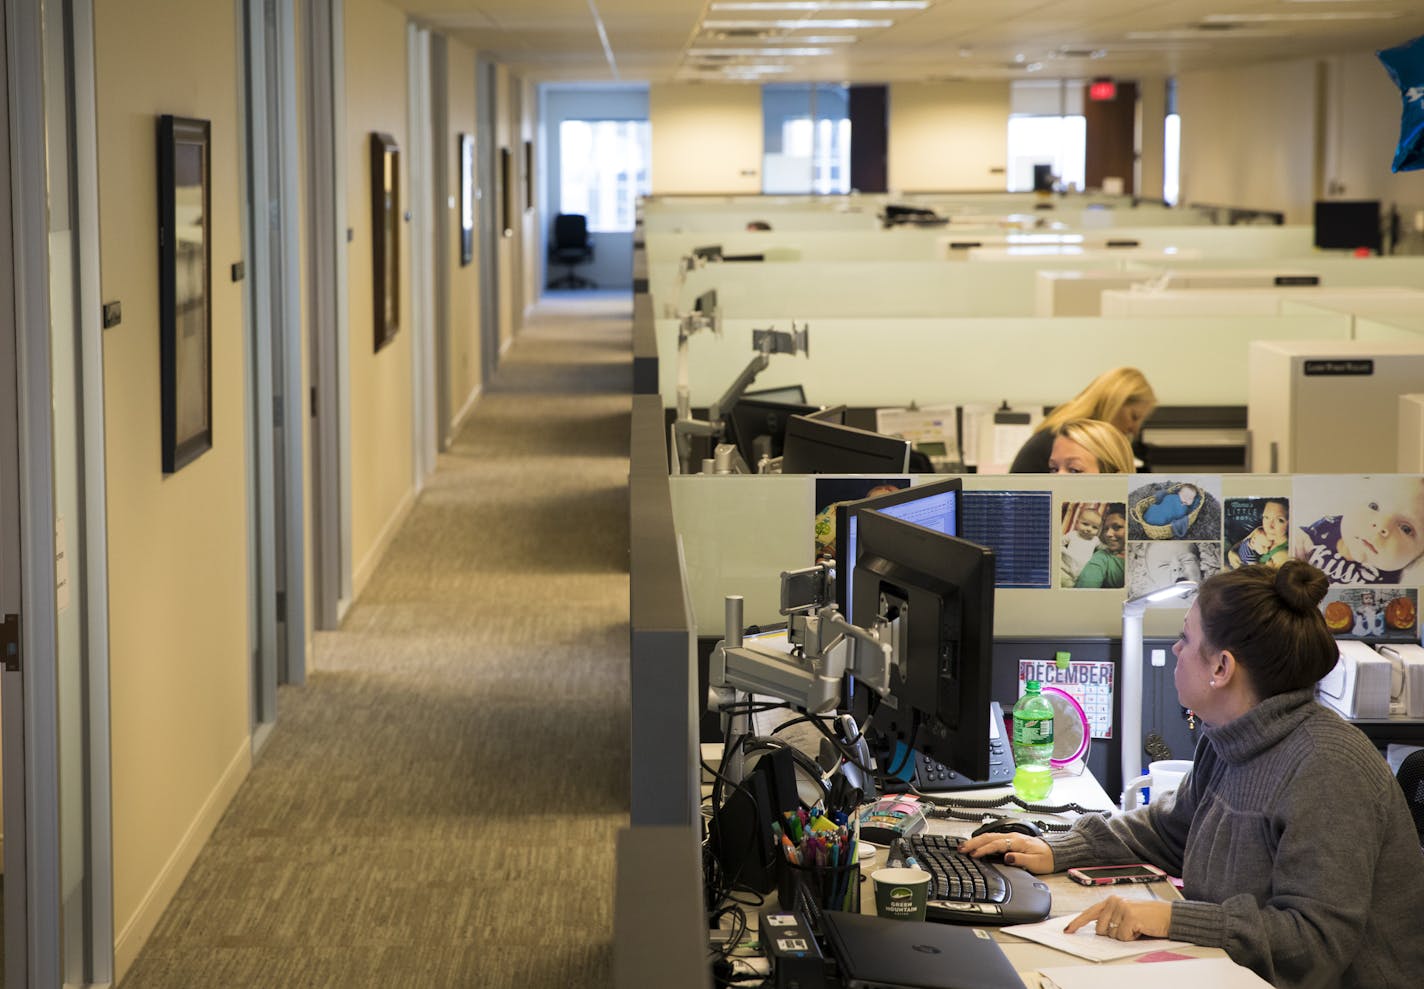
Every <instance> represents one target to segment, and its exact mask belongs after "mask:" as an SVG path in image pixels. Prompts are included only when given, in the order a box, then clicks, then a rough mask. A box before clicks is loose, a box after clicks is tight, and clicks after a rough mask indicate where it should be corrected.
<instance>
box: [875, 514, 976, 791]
mask: <svg viewBox="0 0 1424 989" xmlns="http://www.w3.org/2000/svg"><path fill="white" fill-rule="evenodd" d="M856 554H857V555H856V562H855V611H856V613H857V614H858V615H859V616H860V617H861V619H862V623H861V624H865V619H866V618H867V616H870V615H877V614H878V615H881V616H883V617H886V618H890V619H892V620H894V619H896V618H897V616H898V620H899V621H900V622H901V626H902V627H901V628H900V630H899V634H898V635H897V636H896V642H897V643H898V648H897V657H896V658H897V664H896V666H895V668H893V669H892V670H891V673H890V685H889V691H888V694H889V697H888V698H881V699H880V701H879V703H878V704H877V705H876V706H875V709H874V711H873V713H872V715H871V720H870V727H871V729H872V730H873V732H874V734H875V735H877V736H878V739H879V744H880V746H881V747H882V748H884V749H888V750H889V755H888V758H889V760H890V762H889V763H888V764H887V765H884V766H882V767H881V768H882V769H885V770H887V771H889V772H893V771H894V769H895V767H896V763H897V762H899V763H903V762H904V761H905V760H906V759H908V758H909V754H908V752H907V751H906V749H913V750H915V751H919V752H923V753H924V754H926V755H928V756H929V757H930V758H931V759H934V760H935V761H937V762H940V763H942V764H944V765H946V766H948V767H949V768H951V769H953V770H955V771H956V772H958V773H961V774H963V775H964V776H966V777H968V778H969V779H972V780H987V779H989V775H990V767H989V761H990V751H989V743H990V732H989V717H990V713H989V712H990V701H991V700H992V695H993V660H994V552H993V550H990V549H986V548H985V547H983V546H979V545H977V544H975V543H971V542H969V541H968V540H966V539H960V538H958V537H956V536H947V535H945V534H944V533H942V532H936V531H935V530H934V529H928V528H925V527H924V526H920V525H916V524H915V523H913V522H907V521H905V520H904V519H897V518H892V517H891V516H888V515H884V514H882V513H880V512H876V511H870V510H866V511H863V512H861V513H860V525H859V534H858V538H857V545H856Z"/></svg>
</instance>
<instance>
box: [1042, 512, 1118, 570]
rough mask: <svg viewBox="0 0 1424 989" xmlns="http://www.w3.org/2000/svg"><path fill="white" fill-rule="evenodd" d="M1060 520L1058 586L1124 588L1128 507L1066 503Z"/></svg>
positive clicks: (1060, 513)
mask: <svg viewBox="0 0 1424 989" xmlns="http://www.w3.org/2000/svg"><path fill="white" fill-rule="evenodd" d="M1059 516H1060V523H1059V528H1058V557H1059V562H1058V586H1059V587H1122V586H1123V577H1124V574H1125V572H1126V562H1125V556H1124V553H1125V551H1126V549H1127V506H1126V505H1124V504H1123V503H1122V502H1120V501H1078V502H1072V501H1065V502H1063V504H1062V507H1061V509H1060V511H1059Z"/></svg>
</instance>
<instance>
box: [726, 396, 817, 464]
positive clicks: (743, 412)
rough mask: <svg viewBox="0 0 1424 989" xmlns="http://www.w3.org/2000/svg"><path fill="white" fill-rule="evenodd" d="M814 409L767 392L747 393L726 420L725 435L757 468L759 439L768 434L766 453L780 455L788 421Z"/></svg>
mask: <svg viewBox="0 0 1424 989" xmlns="http://www.w3.org/2000/svg"><path fill="white" fill-rule="evenodd" d="M814 411H816V407H815V406H814V405H792V404H789V403H787V402H782V401H775V400H771V399H767V398H765V397H764V396H757V397H756V398H751V397H748V396H745V395H744V396H743V397H742V398H740V399H738V400H737V403H736V404H735V405H733V406H732V408H731V409H730V410H729V411H728V413H727V416H726V419H725V420H723V432H722V438H723V440H724V441H725V442H728V443H735V444H736V445H737V451H738V452H739V453H741V455H742V459H743V460H745V461H746V462H747V464H748V466H750V467H752V468H753V469H755V467H756V465H757V462H758V461H759V460H760V459H761V457H760V456H759V454H758V452H757V440H758V439H759V438H760V437H763V436H765V437H767V440H764V441H763V444H762V445H764V446H767V447H768V449H767V452H766V455H767V456H769V457H779V456H781V449H782V445H783V442H784V441H785V439H786V423H787V421H788V420H789V419H790V418H791V417H792V416H797V415H805V414H806V413H808V412H814Z"/></svg>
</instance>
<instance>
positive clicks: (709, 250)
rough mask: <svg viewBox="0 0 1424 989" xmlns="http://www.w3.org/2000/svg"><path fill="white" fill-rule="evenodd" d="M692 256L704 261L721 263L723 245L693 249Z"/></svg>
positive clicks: (710, 245) (709, 245)
mask: <svg viewBox="0 0 1424 989" xmlns="http://www.w3.org/2000/svg"><path fill="white" fill-rule="evenodd" d="M692 256H693V257H694V258H697V259H699V260H702V261H721V260H722V245H721V244H708V245H706V246H705V247H694V248H693V249H692Z"/></svg>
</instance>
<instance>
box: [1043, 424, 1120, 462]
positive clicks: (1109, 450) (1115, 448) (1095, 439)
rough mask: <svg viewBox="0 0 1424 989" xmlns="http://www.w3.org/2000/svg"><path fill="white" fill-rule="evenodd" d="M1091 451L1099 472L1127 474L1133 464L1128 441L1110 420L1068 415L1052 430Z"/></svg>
mask: <svg viewBox="0 0 1424 989" xmlns="http://www.w3.org/2000/svg"><path fill="white" fill-rule="evenodd" d="M1053 435H1054V436H1055V437H1058V436H1063V437H1066V438H1067V439H1070V440H1072V441H1073V442H1074V443H1077V444H1078V445H1079V446H1081V447H1082V448H1083V449H1084V450H1087V451H1088V452H1089V453H1091V454H1092V455H1093V456H1094V457H1095V458H1096V459H1097V461H1098V473H1099V474H1131V473H1132V472H1133V469H1134V468H1135V466H1136V462H1135V461H1134V460H1133V458H1132V444H1131V443H1129V442H1128V441H1127V437H1126V436H1124V435H1123V434H1122V430H1120V429H1118V428H1117V427H1116V426H1114V425H1113V424H1112V423H1110V422H1103V421H1102V420H1101V419H1070V420H1069V421H1068V422H1065V423H1063V425H1061V426H1059V427H1058V429H1057V430H1055V431H1054V433H1053Z"/></svg>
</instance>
